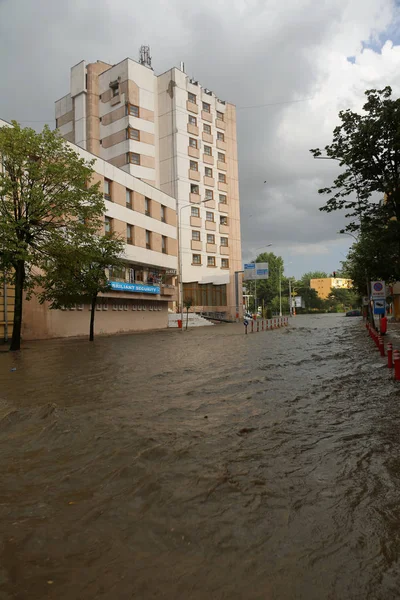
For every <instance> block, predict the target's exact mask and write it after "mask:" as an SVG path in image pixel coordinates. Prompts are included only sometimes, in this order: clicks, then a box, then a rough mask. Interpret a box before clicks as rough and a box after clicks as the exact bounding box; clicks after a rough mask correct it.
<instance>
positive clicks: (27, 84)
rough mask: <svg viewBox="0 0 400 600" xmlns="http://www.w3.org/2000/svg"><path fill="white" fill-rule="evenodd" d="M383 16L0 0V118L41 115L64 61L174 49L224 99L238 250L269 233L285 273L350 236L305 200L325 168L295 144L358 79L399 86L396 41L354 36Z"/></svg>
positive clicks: (164, 53) (312, 196)
mask: <svg viewBox="0 0 400 600" xmlns="http://www.w3.org/2000/svg"><path fill="white" fill-rule="evenodd" d="M395 16H396V9H395V3H394V1H392V0H325V2H320V3H316V2H315V1H314V0H285V2H281V3H278V2H276V1H275V0H263V1H261V0H230V1H228V0H214V1H211V0H198V1H197V2H195V3H194V2H193V3H192V2H187V0H185V1H183V0H168V1H167V0H148V1H147V2H145V3H143V2H140V3H139V2H138V0H136V1H135V0H134V1H132V0H113V1H111V0H66V1H64V2H61V1H59V0H35V1H34V2H33V1H32V0H0V72H1V80H2V86H1V89H2V91H1V94H0V117H1V118H4V119H6V120H11V119H16V120H18V121H20V122H22V124H23V125H27V126H32V127H35V128H36V129H40V128H41V127H42V126H43V125H44V122H48V123H49V124H50V125H51V126H54V100H56V99H58V98H60V97H61V96H63V95H64V94H65V93H66V92H67V90H68V86H69V70H70V67H71V66H72V65H74V64H76V63H77V62H79V61H80V60H82V59H85V60H87V61H96V60H98V59H101V60H105V61H107V62H111V63H117V62H119V61H120V60H122V59H123V58H125V57H126V56H130V57H131V58H134V59H136V58H137V56H138V48H139V46H140V45H141V44H143V43H146V44H149V45H150V46H151V50H152V55H153V67H154V69H155V71H156V73H162V72H163V71H165V70H166V69H168V68H170V67H171V66H172V65H179V62H180V61H181V60H182V61H184V62H185V65H186V71H187V73H188V74H189V75H191V76H192V75H193V76H194V77H196V79H198V80H199V81H200V82H201V83H202V84H203V85H205V86H207V87H208V88H210V89H212V90H213V91H215V93H216V94H217V95H218V96H219V97H220V98H223V99H226V100H229V101H230V102H232V103H234V104H236V106H237V109H238V110H237V118H238V150H239V177H240V195H241V213H242V244H243V257H244V258H245V259H246V260H247V259H249V258H251V257H253V256H254V253H255V251H256V248H259V247H261V246H263V245H265V244H267V243H272V244H273V248H271V250H274V251H275V252H277V253H280V254H282V255H283V256H284V258H285V261H286V262H287V263H291V264H292V266H291V269H292V270H293V272H294V273H295V274H297V275H300V273H301V272H302V271H305V270H310V269H314V268H315V269H317V268H318V269H321V268H323V269H326V270H329V271H331V270H333V269H336V268H337V267H338V264H339V261H340V260H342V259H343V254H345V252H346V248H347V247H348V245H349V243H348V242H347V241H346V240H344V239H341V240H340V239H338V235H337V231H338V229H340V228H341V227H342V226H343V215H338V214H336V215H327V214H325V213H321V212H319V211H318V207H319V206H321V204H323V198H321V197H320V196H318V193H317V189H318V188H319V187H321V186H323V185H326V184H328V183H329V182H330V181H331V180H332V177H333V176H334V173H335V168H336V167H335V166H333V167H332V166H330V165H326V164H321V163H323V161H321V162H319V163H317V162H316V161H313V159H312V157H311V155H310V154H309V152H308V150H309V148H310V147H315V146H323V145H325V144H326V143H328V142H329V139H330V135H331V132H332V129H333V127H334V126H335V124H336V118H337V113H338V111H339V110H340V108H342V107H343V104H344V107H347V106H350V107H356V108H360V106H361V103H362V93H363V90H364V89H366V88H367V87H374V86H375V84H378V83H381V82H383V83H384V82H385V81H386V79H385V78H391V79H392V80H394V81H386V83H391V84H392V85H393V87H394V88H396V86H397V87H398V89H399V91H400V68H399V67H400V54H399V52H397V51H396V50H397V49H398V48H397V47H396V46H395V47H390V48H387V51H386V54H385V52H383V51H382V52H380V53H379V52H374V51H373V50H369V51H365V49H363V44H362V42H363V41H364V42H365V41H368V40H371V39H377V38H378V37H379V36H382V34H384V32H385V31H386V30H387V29H388V28H389V27H390V26H392V25H393V22H394V21H395ZM347 56H355V57H356V58H355V64H350V63H349V62H348V61H347V60H346V57H347ZM386 83H384V84H385V85H386ZM264 182H266V183H264Z"/></svg>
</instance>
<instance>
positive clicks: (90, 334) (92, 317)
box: [89, 294, 97, 342]
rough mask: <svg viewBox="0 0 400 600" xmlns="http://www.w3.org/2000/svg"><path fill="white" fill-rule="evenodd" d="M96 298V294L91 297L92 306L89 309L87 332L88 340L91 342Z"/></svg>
mask: <svg viewBox="0 0 400 600" xmlns="http://www.w3.org/2000/svg"><path fill="white" fill-rule="evenodd" d="M96 300H97V294H96V295H95V296H93V298H92V307H91V311H90V333H89V340H90V341H91V342H93V340H94V315H95V312H96Z"/></svg>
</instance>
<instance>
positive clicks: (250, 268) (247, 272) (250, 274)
mask: <svg viewBox="0 0 400 600" xmlns="http://www.w3.org/2000/svg"><path fill="white" fill-rule="evenodd" d="M243 271H244V275H243V279H244V281H248V280H249V279H255V275H256V265H255V263H245V264H244V269H243Z"/></svg>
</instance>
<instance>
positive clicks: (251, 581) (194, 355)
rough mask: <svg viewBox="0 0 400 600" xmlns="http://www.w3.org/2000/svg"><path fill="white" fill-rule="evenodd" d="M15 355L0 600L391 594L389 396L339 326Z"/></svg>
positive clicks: (398, 457)
mask: <svg viewBox="0 0 400 600" xmlns="http://www.w3.org/2000/svg"><path fill="white" fill-rule="evenodd" d="M26 346H27V347H26V349H24V351H23V352H22V353H21V356H17V357H16V356H12V355H10V354H7V353H0V453H1V454H0V458H1V480H0V481H1V483H0V599H1V600H25V599H29V600H42V599H53V598H54V599H57V600H92V599H93V600H94V599H96V600H98V599H102V598H104V599H113V600H128V599H129V600H130V599H132V598H137V599H143V600H147V599H150V598H151V599H159V598H163V599H164V598H165V599H171V600H178V599H179V600H180V599H182V600H203V599H205V600H220V599H227V600H236V599H237V600H239V599H240V600H256V599H257V600H269V599H276V600H292V599H301V600H322V599H324V600H325V599H340V600H342V599H343V600H350V599H360V600H367V599H368V600H369V599H371V600H372V599H374V600H375V599H379V600H390V599H392V598H399V597H400V565H399V552H400V435H399V434H400V386H396V385H395V384H394V382H392V381H391V380H389V373H388V372H387V369H385V368H384V366H383V364H384V363H383V362H382V361H381V359H380V358H379V357H378V355H377V353H376V351H375V349H373V347H372V345H371V344H370V341H369V340H368V338H367V335H366V331H365V329H364V328H363V327H362V326H361V324H360V320H359V319H346V318H345V317H342V316H337V315H321V316H315V317H308V316H304V317H296V319H293V327H290V328H287V329H282V330H276V331H272V332H260V333H257V334H252V335H251V334H249V335H247V336H244V335H243V325H240V324H238V325H219V326H216V327H206V328H201V329H194V330H191V331H188V332H187V333H186V332H185V333H183V334H182V333H181V332H178V331H176V330H169V331H162V332H154V333H146V334H137V335H129V336H119V337H109V338H106V337H104V338H98V339H97V340H96V341H95V343H94V344H92V345H90V344H89V342H87V341H86V340H68V341H62V340H57V341H50V342H29V343H27V344H26ZM13 368H16V371H11V369H13Z"/></svg>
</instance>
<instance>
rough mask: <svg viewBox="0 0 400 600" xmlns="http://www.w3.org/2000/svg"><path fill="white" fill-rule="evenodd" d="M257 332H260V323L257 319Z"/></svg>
mask: <svg viewBox="0 0 400 600" xmlns="http://www.w3.org/2000/svg"><path fill="white" fill-rule="evenodd" d="M257 331H260V321H259V320H258V319H257Z"/></svg>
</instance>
